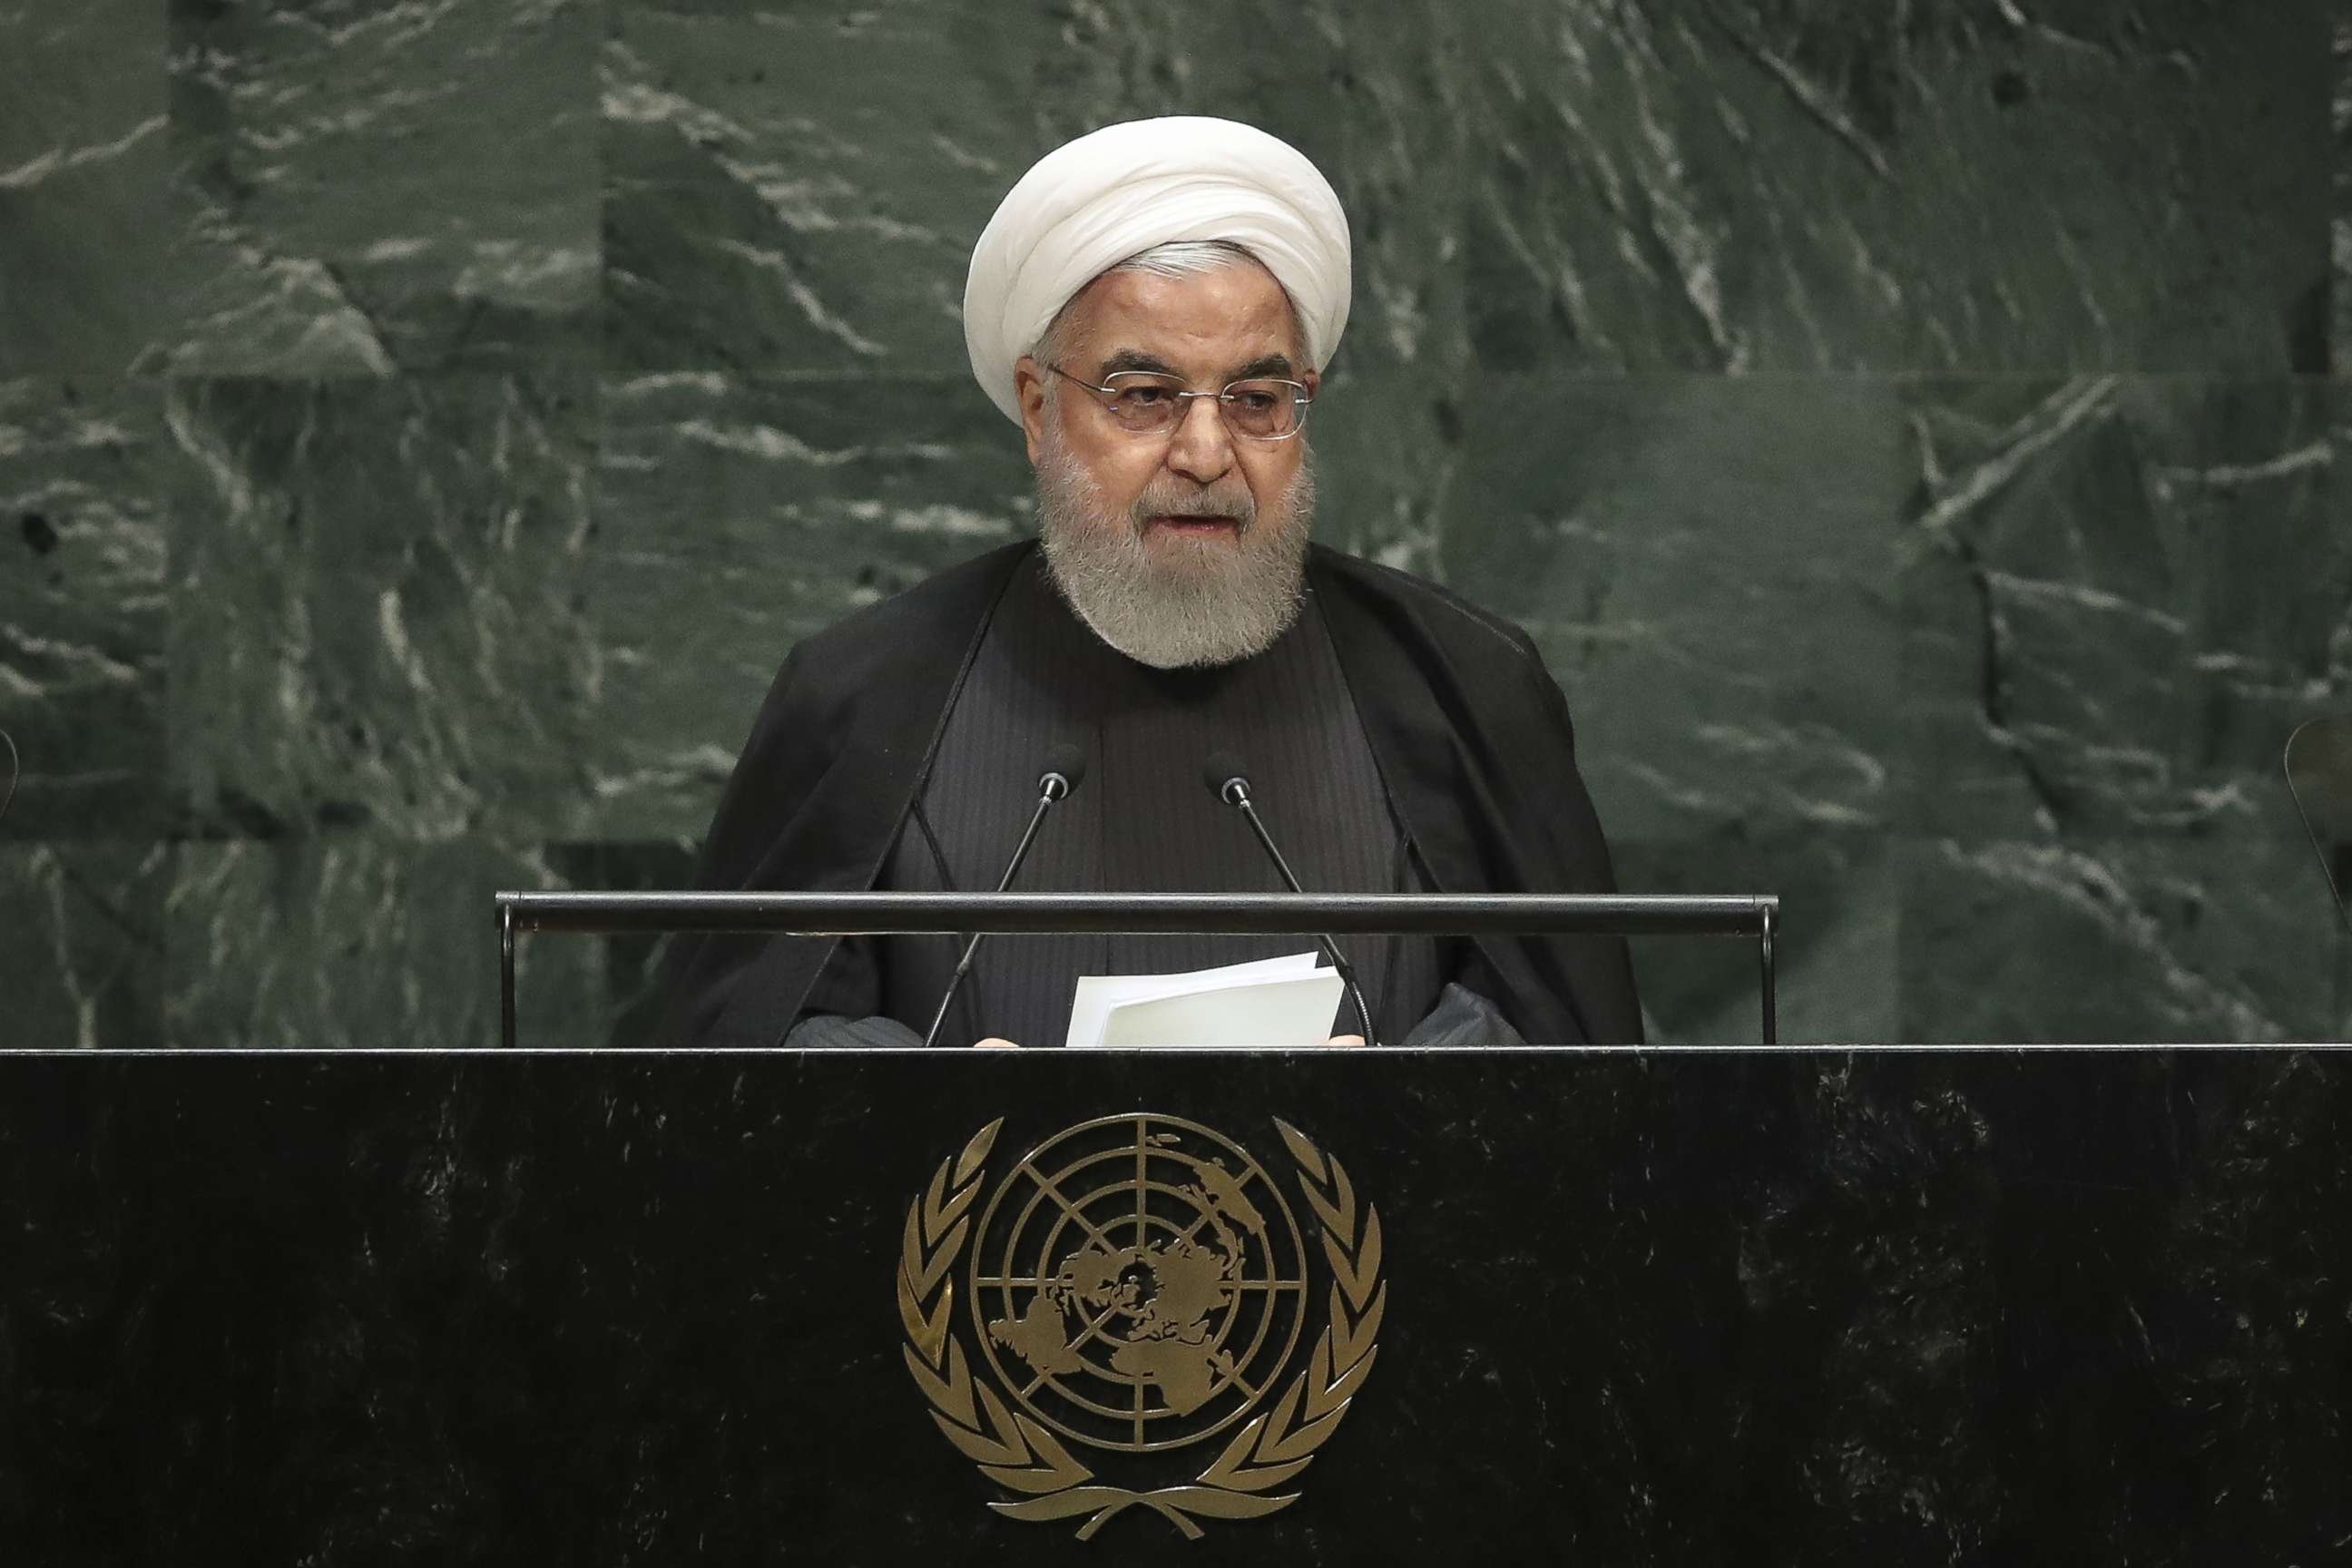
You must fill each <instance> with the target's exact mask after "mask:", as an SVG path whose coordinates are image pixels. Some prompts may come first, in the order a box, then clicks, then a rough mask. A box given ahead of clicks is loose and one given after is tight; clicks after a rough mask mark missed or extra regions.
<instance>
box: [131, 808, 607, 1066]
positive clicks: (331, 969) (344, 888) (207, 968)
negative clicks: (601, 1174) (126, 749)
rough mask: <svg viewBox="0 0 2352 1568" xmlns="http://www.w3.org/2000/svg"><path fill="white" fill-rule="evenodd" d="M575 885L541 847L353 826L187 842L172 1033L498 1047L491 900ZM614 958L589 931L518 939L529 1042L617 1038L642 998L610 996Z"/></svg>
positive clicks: (169, 1015) (306, 1044) (171, 934)
mask: <svg viewBox="0 0 2352 1568" xmlns="http://www.w3.org/2000/svg"><path fill="white" fill-rule="evenodd" d="M573 863H574V864H575V865H577V864H579V863H580V862H579V861H578V859H577V858H576V857H575V858H574V861H573ZM569 886H572V883H571V882H570V880H569V879H567V878H565V877H564V875H563V874H562V870H561V869H559V868H558V866H557V864H556V861H555V858H554V857H552V856H551V855H550V854H549V853H547V852H546V851H544V850H542V849H541V848H540V847H535V846H518V845H511V844H504V843H499V842H498V841H495V840H492V839H488V838H481V837H466V838H455V839H446V840H442V841H438V842H436V843H430V844H420V843H417V842H415V841H413V840H410V839H405V838H401V837H394V836H392V835H389V834H382V833H370V832H358V831H353V832H340V833H320V834H310V835H304V836H300V837H286V838H279V839H273V840H258V839H235V840H224V841H215V842H210V843H192V844H187V845H184V846H182V847H180V849H179V852H178V854H177V856H176V858H175V860H174V864H173V876H172V879H171V883H170V887H169V890H168V893H167V894H166V896H165V900H164V912H165V921H164V924H165V931H166V945H167V949H168V955H167V958H166V961H165V963H164V965H163V975H164V984H163V1025H164V1033H165V1038H166V1041H167V1043H169V1044H171V1045H173V1046H175V1047H191V1046H196V1047H209V1048H215V1049H223V1048H227V1049H240V1050H276V1049H312V1050H315V1049H320V1048H328V1049H340V1048H345V1047H376V1048H386V1047H397V1048H403V1049H428V1050H459V1049H468V1048H473V1047H486V1046H495V1045H496V1044H498V1041H499V984H498V974H499V944H498V935H497V931H496V927H495V923H494V921H493V920H492V905H491V895H492V894H493V893H495V892H497V891H499V890H500V889H519V890H530V891H549V890H553V889H562V888H566V887H569ZM606 956H607V955H606V953H605V951H604V943H603V942H601V941H598V940H596V939H591V938H583V937H561V938H558V937H547V938H528V937H527V938H524V939H523V940H522V941H520V942H518V943H517V945H516V965H515V981H516V1016H517V1017H518V1019H528V1020H529V1021H530V1043H532V1044H536V1045H541V1046H552V1047H583V1046H601V1045H604V1044H605V1043H606V1042H607V1041H608V1039H610V1038H611V1037H612V1033H613V1022H614V1017H615V1016H616V1015H617V1014H618V1013H619V1012H621V1011H624V1010H625V1009H626V1008H627V1007H628V1006H629V1005H632V1004H633V1003H634V1002H635V998H634V997H633V996H631V995H627V994H622V995H620V996H619V998H618V1000H617V1001H616V993H615V991H614V984H613V980H612V978H611V975H610V974H609V973H608V968H607V963H606ZM634 962H640V963H641V962H642V961H641V960H638V961H634Z"/></svg>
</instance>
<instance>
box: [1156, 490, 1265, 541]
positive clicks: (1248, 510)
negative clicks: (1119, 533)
mask: <svg viewBox="0 0 2352 1568" xmlns="http://www.w3.org/2000/svg"><path fill="white" fill-rule="evenodd" d="M1155 517H1212V518H1223V519H1226V520H1228V521H1233V522H1236V523H1238V524H1240V525H1241V530H1242V531H1244V532H1247V531H1249V528H1250V525H1251V524H1252V523H1254V522H1255V521H1257V502H1256V501H1255V500H1254V499H1252V497H1251V495H1250V493H1249V492H1248V491H1247V490H1244V491H1242V492H1241V493H1240V494H1239V495H1221V494H1218V493H1216V492H1214V491H1211V490H1194V491H1192V492H1190V493H1179V492H1178V491H1175V490H1172V489H1158V488H1154V489H1147V490H1145V491H1144V492H1143V493H1142V494H1141V495H1139V496H1138V497H1137V498H1136V500H1135V505H1134V506H1132V507H1130V508H1129V521H1132V522H1133V523H1134V524H1135V529H1136V531H1137V532H1139V533H1140V532H1142V531H1143V525H1144V524H1145V523H1147V522H1149V521H1150V520H1151V519H1153V518H1155Z"/></svg>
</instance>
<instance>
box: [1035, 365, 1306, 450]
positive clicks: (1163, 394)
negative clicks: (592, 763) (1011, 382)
mask: <svg viewBox="0 0 2352 1568" xmlns="http://www.w3.org/2000/svg"><path fill="white" fill-rule="evenodd" d="M1045 368H1046V369H1047V370H1050V371H1052V372H1053V373H1054V374H1055V375H1058V376H1060V377H1062V378H1063V379H1064V380H1066V381H1072V382H1076V384H1078V385H1080V386H1083V387H1085V388H1086V389H1087V391H1088V392H1091V393H1093V394H1094V395H1095V401H1096V402H1097V403H1099V404H1101V405H1103V407H1104V408H1105V409H1107V410H1108V411H1109V414H1110V416H1111V417H1112V418H1113V419H1115V420H1117V421H1118V426H1119V428H1120V429H1122V430H1129V431H1132V432H1133V433H1135V434H1136V435H1139V436H1164V435H1166V434H1167V433H1168V432H1170V431H1171V430H1173V429H1175V428H1176V426H1178V425H1179V424H1180V423H1181V422H1182V420H1183V418H1184V415H1185V412H1186V404H1187V402H1188V401H1189V400H1190V399H1192V398H1196V397H1213V398H1215V399H1216V400H1217V413H1218V414H1219V416H1222V417H1223V420H1224V422H1225V428H1226V429H1227V430H1230V431H1232V432H1233V433H1234V435H1236V436H1238V437H1242V438H1243V439H1244V440H1250V441H1287V440H1289V439H1290V438H1291V437H1293V436H1296V435H1297V434H1298V432H1299V431H1300V430H1301V429H1303V428H1305V426H1306V424H1307V405H1308V404H1310V403H1312V402H1314V401H1315V399H1314V397H1313V396H1312V395H1310V394H1309V393H1308V392H1307V385H1306V384H1305V383H1304V382H1297V381H1285V380H1282V379H1281V378H1279V377H1276V376H1265V375H1256V376H1251V377H1249V378H1248V379H1246V380H1243V381H1233V382H1227V383H1226V384H1224V386H1223V388H1221V389H1220V390H1218V391H1215V392H1194V391H1192V390H1191V389H1190V388H1188V387H1186V386H1185V384H1184V378H1183V377H1182V376H1181V375H1169V374H1163V373H1162V372H1160V371H1156V370H1117V371H1113V372H1111V373H1110V374H1108V375H1107V376H1105V377H1103V379H1102V383H1101V384H1099V385H1097V384H1095V383H1093V382H1091V381H1088V380H1087V378H1086V377H1084V376H1082V375H1073V374H1070V373H1069V372H1068V371H1066V370H1064V369H1063V368H1062V367H1061V366H1060V365H1057V364H1048V365H1046V367H1045Z"/></svg>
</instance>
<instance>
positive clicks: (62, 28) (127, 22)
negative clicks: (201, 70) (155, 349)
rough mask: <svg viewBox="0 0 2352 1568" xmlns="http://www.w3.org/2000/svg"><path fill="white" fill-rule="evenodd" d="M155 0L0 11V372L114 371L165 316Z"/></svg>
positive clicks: (168, 297)
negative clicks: (159, 240) (160, 240)
mask: <svg viewBox="0 0 2352 1568" xmlns="http://www.w3.org/2000/svg"><path fill="white" fill-rule="evenodd" d="M169 102H170V90H169V87H168V84H167V81H166V78H165V75H164V24H163V6H162V5H160V4H158V0H76V3H75V4H72V5H43V4H37V3H30V4H25V5H12V6H9V7H8V8H6V9H5V10H0V379H5V378H8V377H13V376H25V375H89V376H104V375H116V374H121V372H122V371H123V370H125V369H126V368H128V367H129V365H130V364H131V361H132V360H133V359H134V358H136V357H137V356H138V355H139V353H141V352H142V350H143V349H145V348H146V347H147V346H148V345H149V344H150V343H152V342H154V341H155V338H156V335H157V334H158V333H159V332H162V331H166V330H167V329H168V326H169V324H170V322H171V320H172V313H173V302H172V293H171V290H170V289H169V288H168V287H166V284H167V280H168V279H169V278H170V276H171V272H170V268H169V266H168V265H167V263H166V261H165V259H164V258H162V257H161V256H160V255H159V253H158V251H157V248H156V247H155V246H154V243H153V241H154V237H155V236H156V235H157V234H158V233H159V232H162V231H163V230H164V229H165V228H166V227H167V226H168V224H169V221H170V217H171V210H172V209H171V201H170V169H171V159H170V152H169V137H168V135H167V133H166V132H167V127H168V124H169Z"/></svg>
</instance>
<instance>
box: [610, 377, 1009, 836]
mask: <svg viewBox="0 0 2352 1568" xmlns="http://www.w3.org/2000/svg"><path fill="white" fill-rule="evenodd" d="M604 420H605V436H604V448H603V452H602V456H601V458H600V459H599V465H598V469H597V484H596V498H595V521H594V529H595V538H594V544H593V550H592V551H591V552H590V553H589V557H588V560H587V562H586V564H585V570H586V572H587V574H588V578H589V587H588V595H589V599H588V602H589V605H590V606H591V615H592V616H593V622H594V635H595V637H597V639H598V644H597V664H598V668H599V672H600V674H599V686H598V731H597V734H596V736H595V750H594V753H593V754H594V756H595V758H596V761H595V763H594V779H593V792H594V806H593V812H592V813H591V816H592V819H593V826H594V830H595V833H596V835H597V836H598V837H605V838H614V839H628V840H658V839H664V838H669V839H677V840H681V841H684V842H688V843H691V842H695V841H698V840H699V838H700V837H701V835H702V830H703V829H704V828H705V827H706V826H709V821H710V814H711V812H712V811H713V810H714V809H715V808H716V806H717V805H718V800H719V785H720V784H724V783H725V781H726V777H727V773H728V772H729V771H730V769H731V768H732V767H733V766H734V763H735V757H736V754H737V752H739V751H740V749H741V747H742V744H743V740H744V737H745V736H747V735H749V734H750V733H751V720H752V717H753V716H754V715H755V714H756V713H757V712H758V711H759V707H760V702H761V699H762V698H763V697H764V696H765V695H766V694H767V690H768V686H769V683H770V682H771V681H772V679H774V678H775V674H776V669H777V667H778V666H779V665H781V664H782V662H783V658H784V654H785V652H786V651H787V650H788V649H789V648H790V647H792V645H793V643H795V642H797V641H799V640H800V639H801V638H802V637H806V636H808V635H809V634H810V633H812V632H814V631H817V630H820V629H822V628H823V627H824V626H828V625H830V624H832V623H833V622H835V621H836V620H839V619H840V618H841V617H842V616H845V615H846V614H847V613H849V612H850V611H851V610H853V609H856V608H857V607H858V606H859V605H866V604H869V603H871V602H873V601H874V600H876V599H878V598H882V597H884V596H886V595H890V594H894V593H897V592H898V590H900V589H902V588H906V587H910V586H912V585H913V584H916V583H918V582H919V581H921V580H922V579H923V578H925V577H928V576H929V575H931V574H933V573H935V572H938V571H940V570H941V569H942V568H944V567H947V566H950V565H952V564H954V563H957V562H959V561H962V560H965V559H967V558H969V557H971V556H973V555H977V554H980V553H981V552H983V551H986V550H989V549H992V548H993V547H995V546H996V545H999V544H1002V543H1004V542H1007V541H1009V540H1012V539H1013V538H1016V537H1018V536H1020V535H1021V534H1022V533H1023V532H1024V531H1026V530H1027V528H1028V527H1029V522H1030V513H1031V510H1032V508H1033V504H1034V503H1033V501H1032V499H1031V496H1030V490H1029V468H1028V462H1027V459H1026V458H1025V457H1024V455H1023V451H1022V447H1021V440H1020V435H1019V433H1018V432H1017V431H1016V430H1014V429H1013V426H1011V425H1010V424H1008V423H1007V422H1006V421H1005V420H1004V419H1003V416H1000V415H999V414H997V412H996V411H995V410H994V409H993V408H992V407H991V406H990V405H988V404H987V402H986V401H985V400H983V399H982V398H981V397H980V396H979V395H977V394H976V393H974V392H973V389H972V387H971V382H970V381H969V380H968V379H965V378H961V377H958V378H952V379H948V380H939V379H921V380H911V381H899V380H886V379H867V378H850V377H843V378H810V379H798V378H784V379H773V380H771V379H759V378H751V377H739V376H730V375H722V374H693V375H684V374H679V375H654V376H643V377H637V378H634V379H630V380H625V381H618V382H614V383H612V384H608V386H607V387H606V389H605V394H604Z"/></svg>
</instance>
